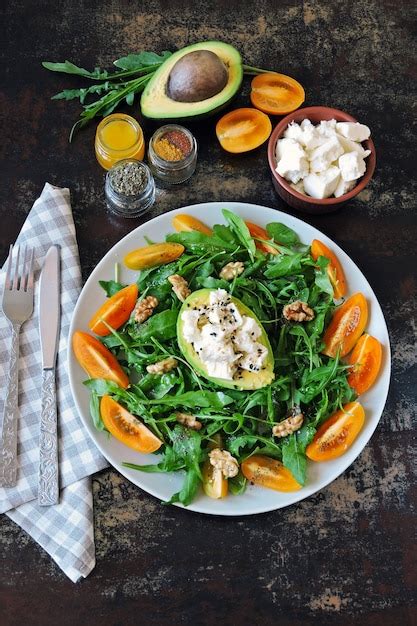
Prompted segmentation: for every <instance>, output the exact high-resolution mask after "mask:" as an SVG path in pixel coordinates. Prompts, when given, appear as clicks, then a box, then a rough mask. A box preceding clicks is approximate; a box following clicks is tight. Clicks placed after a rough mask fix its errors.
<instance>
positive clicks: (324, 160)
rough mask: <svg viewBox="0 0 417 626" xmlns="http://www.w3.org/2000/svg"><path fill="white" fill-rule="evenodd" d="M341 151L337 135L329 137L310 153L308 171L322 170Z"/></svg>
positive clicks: (334, 159) (338, 155)
mask: <svg viewBox="0 0 417 626" xmlns="http://www.w3.org/2000/svg"><path fill="white" fill-rule="evenodd" d="M343 152H344V150H343V147H342V145H341V144H340V142H339V140H338V139H337V137H330V139H328V140H327V141H326V142H325V143H323V144H322V145H321V146H319V147H318V148H315V150H313V151H312V152H311V153H310V171H311V172H324V171H325V170H326V169H327V168H328V167H329V165H330V164H331V163H332V161H336V160H337V159H338V158H339V157H340V156H341V155H342V154H343ZM295 182H297V181H295Z"/></svg>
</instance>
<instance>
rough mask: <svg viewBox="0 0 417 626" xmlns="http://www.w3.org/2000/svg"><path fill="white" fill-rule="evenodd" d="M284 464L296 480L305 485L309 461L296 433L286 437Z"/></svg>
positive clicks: (284, 442) (283, 451) (283, 450)
mask: <svg viewBox="0 0 417 626" xmlns="http://www.w3.org/2000/svg"><path fill="white" fill-rule="evenodd" d="M282 462H283V464H284V466H285V467H286V468H287V469H289V470H290V472H291V474H292V475H293V476H294V478H295V480H296V481H297V482H298V483H300V485H304V483H305V480H306V470H307V459H306V455H305V449H304V450H303V449H302V447H301V446H300V444H299V442H298V439H297V436H296V433H292V435H289V436H288V437H286V438H285V439H284V441H283V445H282Z"/></svg>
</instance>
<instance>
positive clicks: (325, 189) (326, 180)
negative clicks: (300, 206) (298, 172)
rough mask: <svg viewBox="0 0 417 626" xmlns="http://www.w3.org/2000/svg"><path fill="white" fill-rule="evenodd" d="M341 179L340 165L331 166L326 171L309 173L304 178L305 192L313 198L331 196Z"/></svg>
mask: <svg viewBox="0 0 417 626" xmlns="http://www.w3.org/2000/svg"><path fill="white" fill-rule="evenodd" d="M339 180H340V170H339V168H338V167H334V166H330V167H329V168H328V169H327V170H325V171H324V172H319V173H317V174H309V175H308V176H306V177H305V178H304V180H303V183H304V190H305V192H306V193H307V194H308V195H309V196H311V197H312V198H318V199H320V200H322V199H323V198H329V197H330V196H331V195H332V194H333V193H334V191H335V189H336V187H337V185H338V183H339Z"/></svg>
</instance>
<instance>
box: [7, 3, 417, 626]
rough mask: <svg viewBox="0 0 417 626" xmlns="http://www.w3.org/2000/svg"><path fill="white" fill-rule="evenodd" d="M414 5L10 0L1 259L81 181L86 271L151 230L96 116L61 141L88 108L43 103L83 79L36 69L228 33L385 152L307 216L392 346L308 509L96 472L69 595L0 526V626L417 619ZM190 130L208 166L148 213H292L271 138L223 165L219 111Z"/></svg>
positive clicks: (25, 541)
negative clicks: (273, 177)
mask: <svg viewBox="0 0 417 626" xmlns="http://www.w3.org/2000/svg"><path fill="white" fill-rule="evenodd" d="M413 11H415V4H414V3H412V2H410V1H408V0H401V1H400V2H398V3H394V2H390V1H389V0H385V1H383V2H381V1H377V0H358V1H355V2H342V1H339V0H337V1H331V0H321V1H320V0H310V1H309V2H307V1H306V2H296V1H290V0H287V1H285V2H279V3H278V2H274V1H273V0H269V1H268V0H260V1H258V2H256V3H252V2H242V1H238V0H228V2H227V3H226V2H213V3H207V2H203V1H198V2H193V1H192V0H183V1H179V0H175V1H174V0H173V1H172V2H170V3H164V2H158V1H156V0H148V1H147V2H146V3H142V2H136V3H133V2H124V1H123V0H114V1H110V0H104V1H103V2H100V3H96V2H93V1H92V0H86V1H84V2H81V1H80V0H73V1H72V2H68V3H64V2H62V1H61V0H59V1H56V2H44V3H41V4H40V3H38V2H34V1H32V2H30V1H28V0H26V1H22V0H20V1H19V0H16V1H14V2H8V3H6V6H3V7H2V14H3V15H2V30H3V36H2V43H3V46H2V63H1V72H2V75H3V76H2V80H1V92H0V106H1V111H2V122H3V123H2V134H1V141H0V156H1V160H2V176H1V185H0V212H1V223H2V228H1V229H0V252H1V257H2V259H4V258H5V257H6V251H7V247H8V244H9V243H10V242H11V241H13V240H14V238H15V236H16V235H17V233H18V231H19V229H20V227H21V225H22V223H23V221H24V218H25V215H26V214H27V212H28V210H29V209H30V207H31V205H32V203H33V201H34V199H35V198H36V197H37V195H38V194H39V193H40V191H41V188H42V186H43V184H44V182H45V181H46V180H48V181H49V182H51V183H54V184H56V185H60V186H68V187H69V188H70V189H71V194H72V203H73V210H74V216H75V221H76V226H77V235H78V241H79V247H80V256H81V262H82V269H83V276H84V278H87V276H88V275H89V273H90V272H91V270H92V268H93V267H94V266H95V265H96V263H97V262H98V261H99V260H100V258H101V257H102V256H103V254H104V253H105V252H107V250H108V249H109V248H110V247H111V246H112V245H113V244H114V243H115V242H116V241H118V240H119V239H120V238H121V237H122V236H123V235H125V234H126V233H127V232H129V231H130V230H131V229H132V228H134V227H135V226H137V225H138V224H139V223H141V221H140V220H133V221H129V220H119V219H117V218H114V217H111V216H110V215H109V214H108V213H107V212H106V209H105V207H104V202H103V170H101V169H100V167H99V166H98V164H97V163H96V161H95V158H94V153H93V138H94V129H95V125H92V126H90V127H89V128H88V129H87V130H85V131H83V132H82V133H80V134H79V135H78V136H77V137H76V140H75V142H74V143H73V144H72V145H69V144H68V142H67V136H68V131H69V128H70V127H71V125H72V122H73V121H74V119H75V118H76V116H77V114H78V107H77V104H75V103H64V102H51V101H50V100H49V97H50V96H51V95H53V94H54V93H56V92H57V91H59V90H60V89H62V88H65V87H71V86H73V85H74V83H76V82H77V81H76V80H74V79H71V78H69V77H65V76H63V75H58V74H51V73H48V72H46V71H45V70H43V69H42V68H41V66H40V62H41V61H42V60H53V61H58V60H64V59H66V58H67V59H70V60H73V61H74V62H78V63H79V64H80V65H82V66H86V67H93V66H94V65H101V66H109V65H110V64H111V61H112V60H113V59H115V58H117V57H118V56H122V55H123V54H125V53H127V52H129V51H137V50H140V49H150V50H157V51H158V50H162V49H175V48H178V47H181V46H184V45H186V44H189V43H192V42H196V41H199V40H204V39H208V38H210V39H223V40H225V41H228V42H230V43H233V44H235V45H236V46H237V47H238V48H239V49H240V50H241V52H242V54H243V57H244V59H245V61H246V62H247V63H250V64H253V65H257V66H262V67H270V68H272V69H276V70H279V71H281V72H284V73H288V74H290V75H293V76H295V77H296V78H298V79H299V80H300V81H301V82H302V83H303V85H304V86H305V88H306V92H307V101H306V104H325V105H331V106H335V107H338V108H341V109H343V110H346V111H348V112H350V113H352V114H353V115H355V116H356V117H357V118H359V119H360V120H361V121H363V122H365V123H367V124H368V125H369V126H370V127H371V129H372V132H373V137H374V141H375V144H376V147H377V159H378V164H377V171H376V174H375V178H374V180H373V181H372V183H371V185H370V186H369V187H368V188H367V189H366V190H365V191H364V192H363V193H362V194H361V195H360V196H359V197H358V198H356V199H355V200H354V201H352V202H350V204H349V205H348V206H346V207H345V208H343V209H342V210H341V211H340V212H338V213H334V214H331V215H326V216H321V217H316V218H315V217H311V216H306V217H304V219H306V221H308V222H309V223H311V224H314V226H317V227H318V228H319V229H321V230H323V231H324V232H325V233H326V234H328V235H329V236H330V237H332V238H334V239H335V240H336V241H337V242H338V243H340V245H341V246H342V247H343V248H344V249H345V250H346V252H347V253H348V254H350V255H351V257H352V258H353V259H354V260H355V261H356V262H357V263H358V265H359V266H360V267H361V269H362V270H363V271H364V273H365V275H366V276H367V278H368V279H369V281H370V283H371V285H372V286H373V288H374V289H375V292H376V294H377V296H378V298H379V300H380V302H381V305H382V307H383V310H384V312H385V315H386V318H387V321H388V325H389V331H390V335H391V339H392V348H393V379H392V386H391V391H390V396H389V401H388V404H387V407H386V410H385V412H384V416H383V418H382V421H381V424H380V425H379V427H378V429H377V431H376V433H375V434H374V436H373V438H372V440H371V442H370V443H369V445H368V446H367V447H366V448H365V450H364V451H363V453H362V454H361V455H360V457H359V458H358V459H357V461H356V462H355V463H354V464H353V465H352V466H351V467H350V468H349V470H348V471H347V472H346V473H345V474H344V475H343V476H341V477H340V478H339V479H338V480H336V481H335V482H334V483H332V484H331V485H330V486H329V487H327V488H326V489H324V490H323V491H322V492H321V493H319V494H317V495H315V496H314V497H312V498H309V499H308V500H306V501H304V502H302V503H300V504H297V505H294V506H292V507H290V508H288V509H285V510H281V511H277V512H275V513H269V514H265V515H260V516H256V517H253V518H242V519H222V518H208V517H204V516H201V515H197V514H193V513H189V512H185V511H182V510H177V509H175V508H169V507H164V506H161V504H160V503H159V502H158V501H156V500H155V499H154V498H152V497H151V496H148V495H147V494H145V493H143V492H141V491H140V490H139V489H137V488H136V487H134V486H133V485H131V484H130V483H128V482H127V481H126V480H125V479H123V478H122V477H120V476H119V475H118V474H117V473H116V472H115V471H113V470H108V471H104V472H102V473H101V474H100V475H98V476H96V477H95V478H94V503H95V531H96V545H97V567H96V569H95V570H94V572H93V573H92V574H91V576H90V577H89V578H88V579H86V580H85V581H83V582H81V583H80V584H79V585H77V586H74V585H73V584H72V583H70V582H69V581H68V580H67V579H66V578H65V576H64V575H63V574H62V573H61V572H60V570H59V569H58V568H57V567H56V566H55V565H54V564H53V563H52V562H51V561H50V559H49V557H48V556H47V555H46V554H45V553H43V552H42V550H41V549H40V548H39V547H38V546H37V545H36V544H35V543H34V542H33V541H32V540H31V539H30V538H28V537H27V536H26V535H25V534H24V533H23V532H21V531H20V529H19V528H18V527H17V526H15V525H14V524H13V523H12V522H11V521H9V520H8V519H7V518H6V517H4V516H3V518H2V519H1V520H0V524H1V539H0V540H1V556H2V561H3V563H2V592H1V593H2V595H1V603H0V620H1V623H2V624H5V625H12V624H13V625H14V624H16V625H19V626H20V624H22V623H25V622H26V623H28V624H31V625H32V624H34V625H37V624H42V625H45V624H52V623H59V624H62V625H66V624H81V623H85V622H88V623H90V624H92V625H94V624H112V625H115V626H116V625H119V624H120V625H122V624H123V626H125V625H129V624H156V625H158V626H163V625H165V624H215V623H223V624H227V625H229V624H230V625H235V624H239V625H245V624H265V625H268V626H269V625H272V624H274V625H275V624H280V625H281V626H287V625H288V626H289V625H291V626H298V625H305V624H320V625H327V624H329V625H330V624H349V625H356V624H361V625H362V624H366V625H367V626H374V625H375V626H376V625H378V626H380V625H383V626H390V625H391V624H392V625H393V626H394V625H395V626H397V625H400V624H415V623H416V620H417V617H416V616H417V613H416V603H417V594H416V584H417V581H416V563H415V545H416V544H415V540H414V538H413V537H414V529H415V501H416V500H415V473H413V472H415V456H416V454H415V445H414V443H415V430H413V428H414V429H415V417H416V406H417V392H416V389H417V387H416V384H415V381H416V373H417V349H416V323H417V322H416V318H417V315H416V313H417V272H416V268H417V250H416V241H417V219H416V196H415V181H414V182H413V178H415V157H414V158H413V157H412V154H413V152H414V146H415V140H414V139H413V135H412V120H413V105H414V104H415V102H414V100H415V98H414V96H413V87H412V85H413V81H415V78H416V64H415V59H414V58H413V55H412V51H413V45H412V43H413V42H412V22H413ZM414 85H415V82H414ZM248 92H249V81H248V80H246V81H245V83H244V87H243V91H242V94H241V96H239V98H238V99H237V101H236V104H237V105H246V104H247V103H248V97H247V96H248ZM414 93H415V92H414ZM134 112H135V113H137V108H135V109H134ZM152 128H153V127H152V125H150V124H147V125H146V133H147V137H149V134H150V132H151V130H152ZM191 128H192V130H193V131H194V132H195V134H196V136H197V139H198V141H199V146H200V151H199V164H198V169H197V172H196V174H195V175H194V177H193V178H192V179H191V180H190V181H189V182H188V183H187V184H185V185H182V186H179V187H175V188H173V189H171V190H168V191H167V190H163V191H158V193H157V201H156V204H155V207H154V209H153V210H152V213H151V214H150V217H152V216H154V215H157V214H160V213H162V212H164V211H167V210H169V209H172V208H176V207H179V206H182V205H186V204H191V203H194V202H201V201H205V200H244V201H249V202H256V203H259V204H264V205H266V206H271V207H277V208H279V209H282V210H284V211H288V212H291V210H290V209H288V208H287V207H285V206H284V205H283V204H282V202H281V201H280V200H279V199H277V198H276V196H275V195H274V192H273V189H272V184H271V181H270V176H269V171H268V165H267V160H266V147H265V146H263V147H262V148H261V149H259V150H257V151H255V152H254V153H253V154H248V155H245V156H230V155H226V154H225V153H224V152H223V151H222V150H221V148H220V147H219V145H218V144H217V141H216V139H215V134H214V121H213V120H210V119H208V120H205V121H203V122H200V123H199V124H193V125H192V126H191ZM301 217H302V216H301ZM413 437H414V439H413Z"/></svg>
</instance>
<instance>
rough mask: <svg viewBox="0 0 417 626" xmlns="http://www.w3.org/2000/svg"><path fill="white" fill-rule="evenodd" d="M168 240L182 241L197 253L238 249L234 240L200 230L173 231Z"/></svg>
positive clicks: (187, 247) (188, 248) (186, 246)
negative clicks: (230, 240)
mask: <svg viewBox="0 0 417 626" xmlns="http://www.w3.org/2000/svg"><path fill="white" fill-rule="evenodd" d="M166 240H167V241H172V242H174V243H181V244H182V245H183V246H184V247H185V248H186V249H187V250H191V251H192V252H197V253H204V252H218V251H219V250H220V251H224V250H228V251H230V252H233V251H234V250H235V249H236V244H235V243H234V242H227V241H226V240H224V239H220V238H219V237H217V236H210V235H205V234H204V233H200V232H198V231H192V232H182V233H171V234H169V235H168V236H167V237H166Z"/></svg>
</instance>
